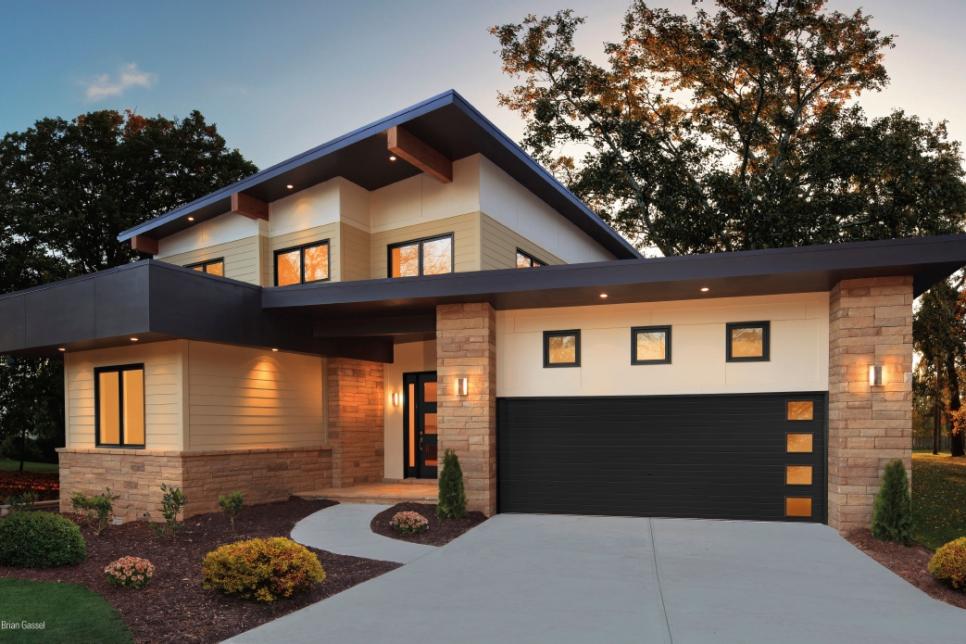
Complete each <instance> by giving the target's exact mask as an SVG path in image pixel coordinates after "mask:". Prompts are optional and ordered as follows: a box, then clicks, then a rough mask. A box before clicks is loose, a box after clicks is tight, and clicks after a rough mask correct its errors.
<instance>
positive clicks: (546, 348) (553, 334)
mask: <svg viewBox="0 0 966 644" xmlns="http://www.w3.org/2000/svg"><path fill="white" fill-rule="evenodd" d="M568 335H572V336H574V362H558V363H555V364H552V363H551V362H550V338H560V337H566V336H568ZM573 367H580V329H567V330H562V331H544V332H543V368H544V369H570V368H573Z"/></svg>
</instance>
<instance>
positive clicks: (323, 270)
mask: <svg viewBox="0 0 966 644" xmlns="http://www.w3.org/2000/svg"><path fill="white" fill-rule="evenodd" d="M327 279H329V245H328V244H322V245H321V246H312V247H310V248H306V249H305V281H306V282H317V281H319V280H327Z"/></svg>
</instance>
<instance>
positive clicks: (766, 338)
mask: <svg viewBox="0 0 966 644" xmlns="http://www.w3.org/2000/svg"><path fill="white" fill-rule="evenodd" d="M751 328H757V329H761V330H762V334H761V339H762V345H763V346H762V355H760V356H739V357H734V356H732V355H731V332H732V331H733V330H734V329H751ZM725 360H726V361H727V362H768V361H770V360H771V322H769V321H767V320H758V321H755V322H728V323H727V324H725Z"/></svg>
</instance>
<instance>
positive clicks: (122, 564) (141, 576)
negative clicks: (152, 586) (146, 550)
mask: <svg viewBox="0 0 966 644" xmlns="http://www.w3.org/2000/svg"><path fill="white" fill-rule="evenodd" d="M104 574H105V575H107V580H108V581H109V582H111V584H113V585H114V586H121V587H122V588H144V587H145V586H147V585H148V582H149V581H151V577H154V564H153V563H151V562H150V561H148V560H147V559H142V558H140V557H130V556H128V557H121V558H120V559H118V560H116V561H112V562H111V563H109V564H107V566H106V567H105V568H104Z"/></svg>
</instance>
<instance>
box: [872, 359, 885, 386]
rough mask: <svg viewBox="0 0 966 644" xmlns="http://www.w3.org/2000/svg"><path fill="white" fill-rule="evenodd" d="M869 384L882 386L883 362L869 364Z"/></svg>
mask: <svg viewBox="0 0 966 644" xmlns="http://www.w3.org/2000/svg"><path fill="white" fill-rule="evenodd" d="M869 386H870V387H881V386H882V365H881V364H870V365H869Z"/></svg>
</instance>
